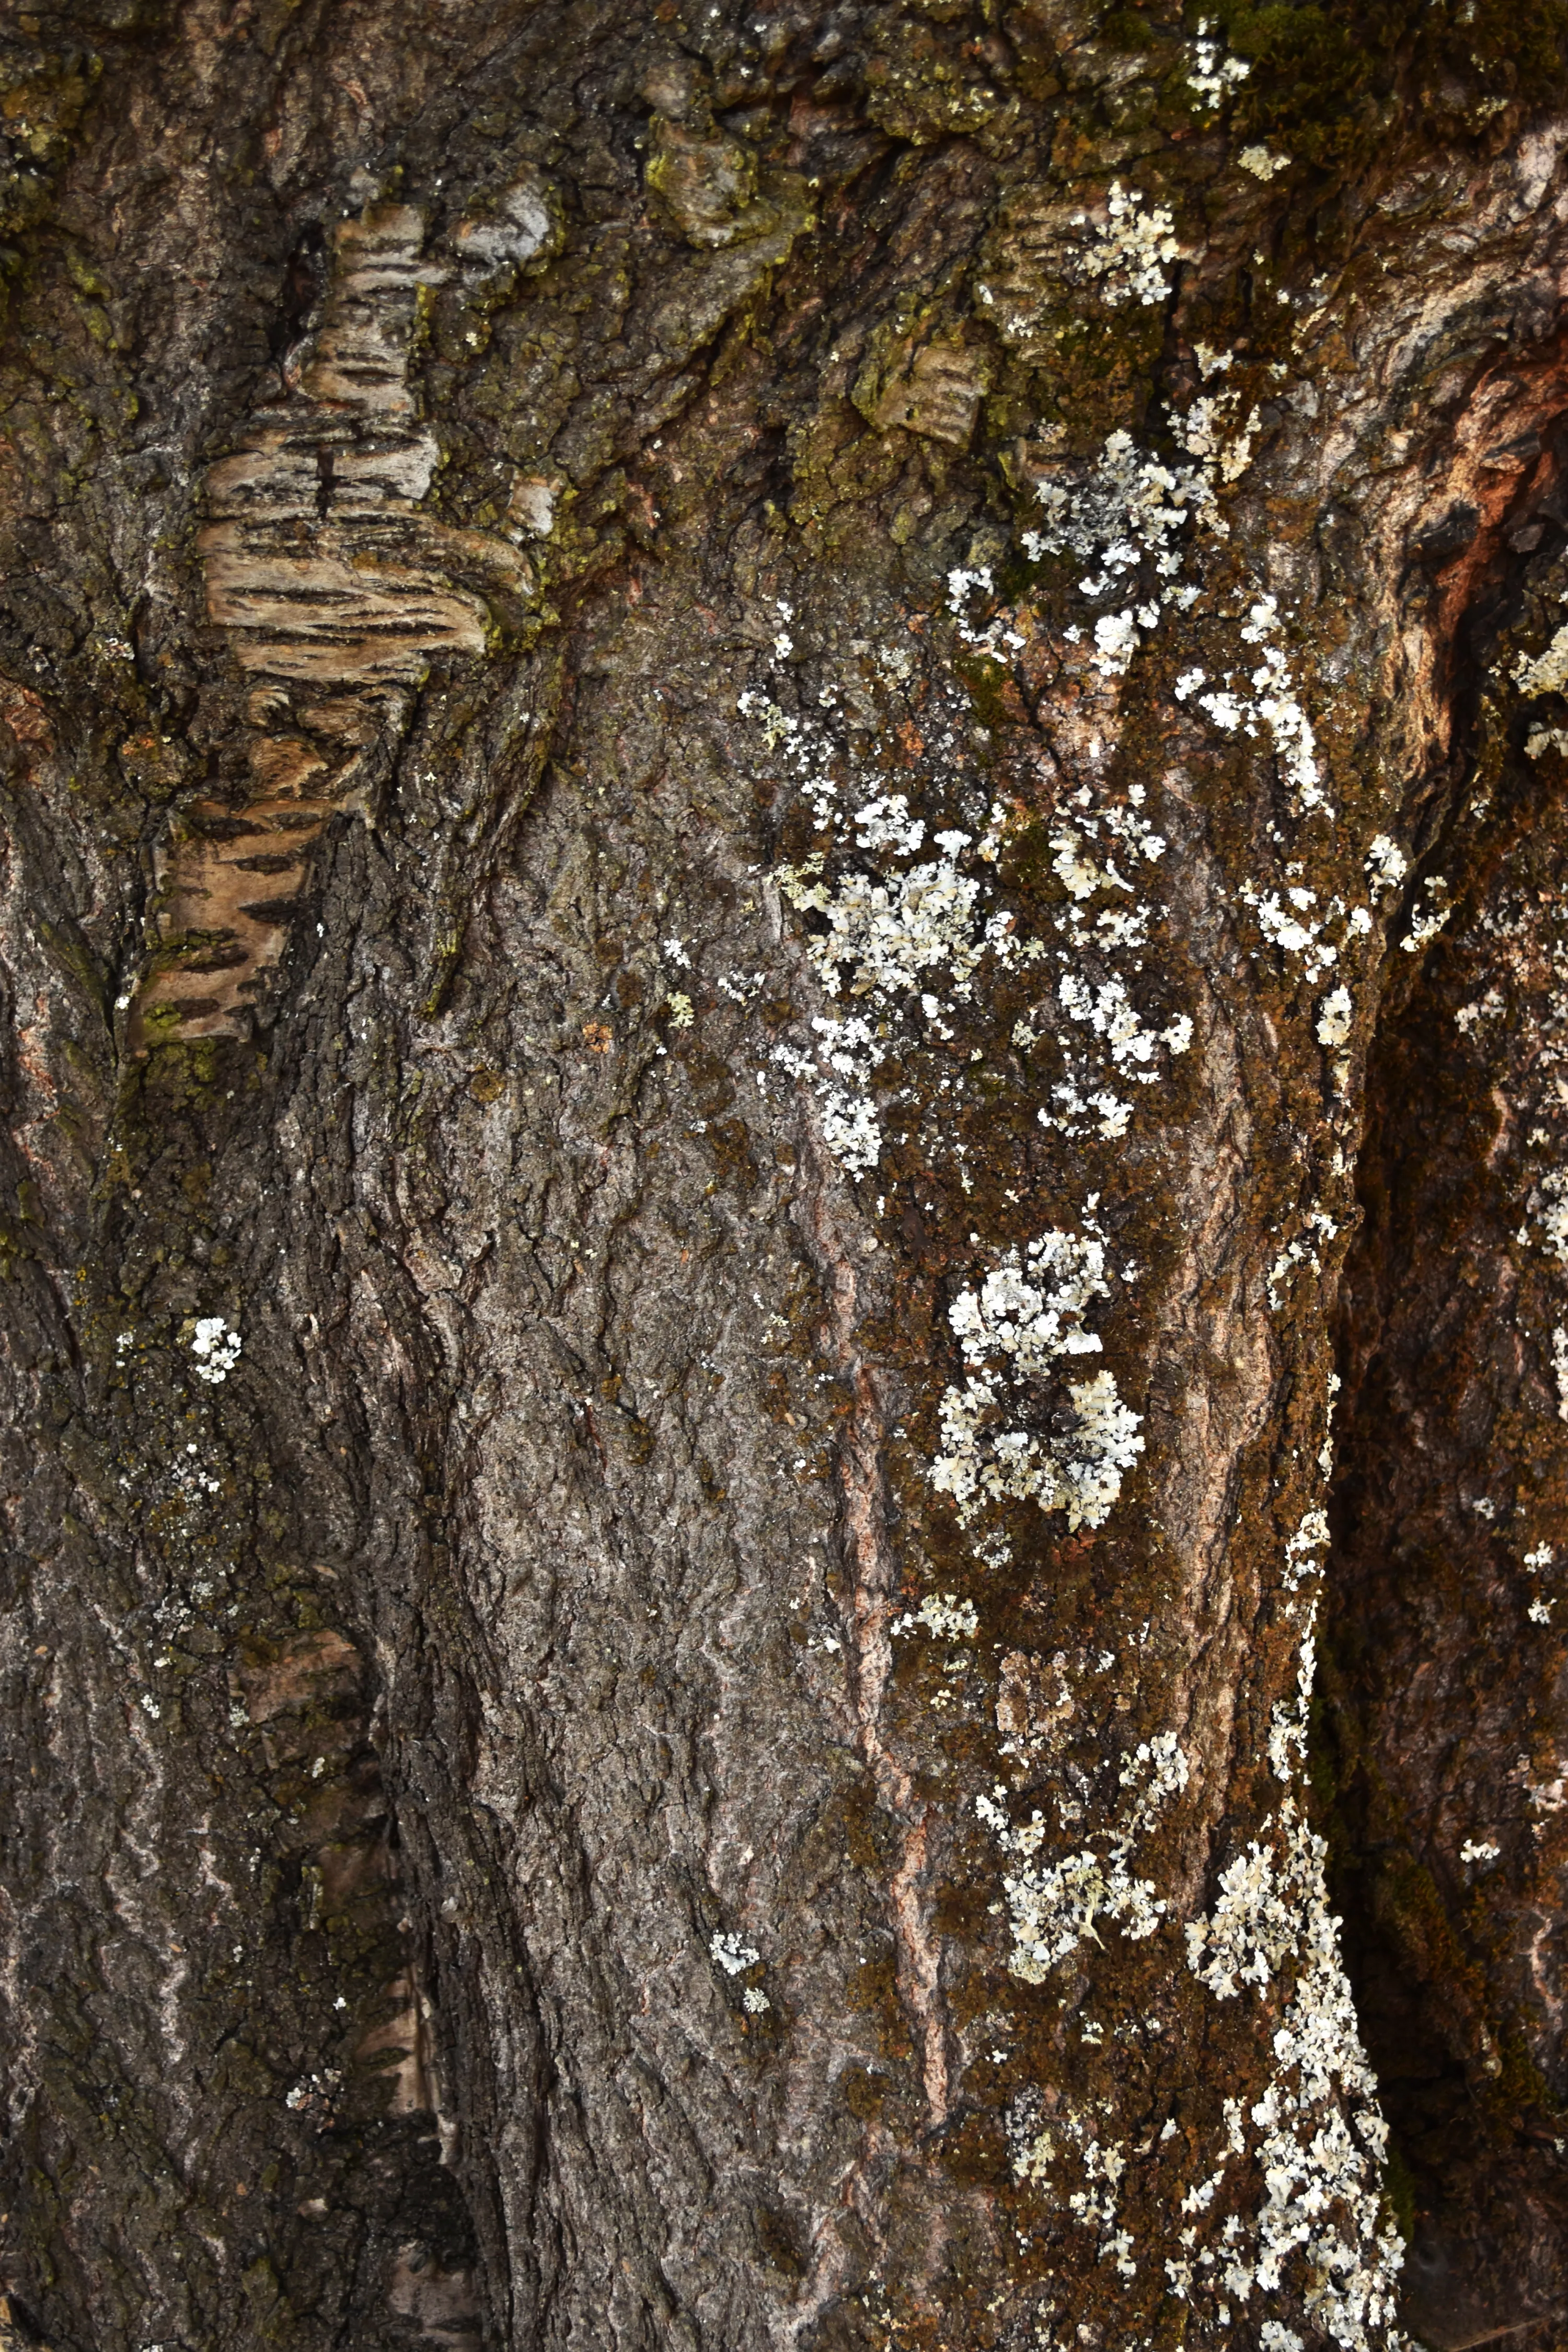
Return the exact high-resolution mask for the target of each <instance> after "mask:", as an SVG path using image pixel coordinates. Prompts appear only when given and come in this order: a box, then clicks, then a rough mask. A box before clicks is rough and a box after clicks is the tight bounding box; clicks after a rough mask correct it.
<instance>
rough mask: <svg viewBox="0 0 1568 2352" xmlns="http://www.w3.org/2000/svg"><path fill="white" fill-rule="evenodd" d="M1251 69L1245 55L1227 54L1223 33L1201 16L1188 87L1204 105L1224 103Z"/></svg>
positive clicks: (1214, 105)
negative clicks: (1242, 56)
mask: <svg viewBox="0 0 1568 2352" xmlns="http://www.w3.org/2000/svg"><path fill="white" fill-rule="evenodd" d="M1251 71H1252V68H1251V66H1250V64H1249V63H1248V62H1247V58H1237V57H1229V56H1227V55H1226V46H1225V36H1224V34H1223V33H1216V32H1215V26H1214V19H1213V18H1212V17H1210V16H1200V17H1199V18H1198V29H1197V32H1196V34H1195V36H1194V40H1193V59H1192V70H1191V72H1190V73H1189V74H1188V76H1187V88H1188V89H1192V90H1195V91H1196V92H1197V94H1198V96H1199V98H1201V99H1202V100H1203V102H1204V104H1205V107H1207V108H1208V109H1210V110H1211V111H1212V110H1213V109H1214V108H1215V107H1217V106H1220V105H1221V104H1223V102H1224V101H1225V100H1226V99H1227V98H1228V97H1229V96H1230V94H1231V92H1232V91H1233V90H1235V89H1237V88H1238V87H1239V85H1240V84H1241V83H1242V82H1244V81H1245V80H1246V79H1247V76H1248V74H1250V72H1251ZM1245 160H1246V159H1245V157H1244V158H1243V161H1245Z"/></svg>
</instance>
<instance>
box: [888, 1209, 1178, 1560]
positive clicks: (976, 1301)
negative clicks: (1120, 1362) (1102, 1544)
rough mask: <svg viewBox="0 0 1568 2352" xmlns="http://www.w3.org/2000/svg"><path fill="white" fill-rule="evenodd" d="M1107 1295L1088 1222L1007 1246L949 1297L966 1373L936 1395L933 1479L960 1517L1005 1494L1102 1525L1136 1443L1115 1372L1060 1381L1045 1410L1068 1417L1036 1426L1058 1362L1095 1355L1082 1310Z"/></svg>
mask: <svg viewBox="0 0 1568 2352" xmlns="http://www.w3.org/2000/svg"><path fill="white" fill-rule="evenodd" d="M1094 1205H1095V1202H1094V1199H1093V1198H1092V1197H1091V1200H1090V1202H1089V1208H1090V1211H1091V1212H1092V1209H1093V1207H1094ZM1096 1297H1101V1298H1104V1297H1110V1285H1109V1284H1108V1283H1107V1281H1106V1279H1105V1244H1104V1240H1103V1238H1102V1236H1101V1235H1100V1233H1099V1232H1098V1230H1097V1229H1095V1228H1093V1227H1092V1226H1091V1227H1090V1229H1089V1232H1088V1233H1087V1234H1086V1235H1084V1236H1082V1237H1080V1236H1079V1235H1077V1234H1066V1233H1059V1232H1051V1233H1047V1234H1042V1235H1041V1236H1040V1238H1039V1240H1038V1241H1035V1242H1031V1243H1030V1244H1029V1245H1028V1247H1027V1248H1026V1250H1025V1251H1024V1252H1023V1253H1022V1255H1020V1254H1019V1253H1018V1252H1017V1251H1016V1250H1012V1251H1009V1252H1008V1254H1007V1255H1006V1256H1005V1258H1004V1259H1003V1260H1002V1262H1001V1264H1000V1265H997V1266H996V1267H995V1268H994V1269H993V1271H992V1272H991V1273H990V1274H988V1275H987V1276H986V1277H985V1279H984V1282H983V1283H982V1284H981V1286H980V1287H979V1289H978V1290H963V1291H961V1292H960V1293H959V1295H958V1297H957V1298H956V1299H955V1300H954V1302H953V1304H952V1307H951V1308H950V1310H949V1318H948V1319H949V1321H950V1322H951V1324H952V1329H953V1333H954V1336H955V1337H956V1338H957V1339H958V1341H959V1343H960V1345H961V1347H962V1349H963V1359H964V1362H965V1365H966V1366H967V1367H968V1370H967V1374H966V1377H965V1379H964V1381H963V1384H962V1386H959V1385H953V1386H950V1387H949V1388H948V1389H947V1390H946V1391H945V1393H944V1394H943V1397H942V1446H943V1451H942V1454H940V1455H939V1456H938V1458H937V1460H936V1461H935V1462H933V1463H932V1465H931V1484H932V1485H933V1486H935V1487H936V1488H937V1489H938V1491H939V1492H940V1493H942V1494H945V1495H951V1496H952V1498H953V1501H954V1502H955V1503H956V1504H957V1506H958V1516H959V1518H960V1520H961V1521H963V1523H964V1524H966V1525H967V1524H968V1523H969V1522H970V1521H972V1520H973V1518H974V1517H976V1515H977V1514H978V1513H979V1511H980V1510H981V1509H982V1508H983V1507H984V1505H985V1504H986V1503H987V1502H1003V1501H1008V1500H1012V1501H1031V1502H1035V1503H1037V1504H1038V1506H1039V1507H1040V1508H1041V1509H1042V1510H1044V1511H1058V1510H1059V1511H1065V1512H1066V1513H1067V1517H1068V1527H1069V1528H1079V1527H1091V1528H1098V1527H1100V1526H1102V1525H1103V1524H1104V1522H1105V1519H1106V1517H1108V1515H1109V1513H1110V1507H1111V1505H1112V1504H1113V1503H1114V1502H1115V1501H1116V1498H1117V1496H1119V1495H1120V1494H1121V1478H1122V1473H1123V1472H1124V1471H1126V1470H1129V1469H1131V1466H1132V1464H1133V1462H1134V1461H1135V1460H1136V1458H1137V1456H1138V1455H1139V1454H1141V1453H1142V1451H1143V1440H1142V1437H1141V1436H1140V1434H1139V1430H1140V1427H1141V1422H1140V1417H1139V1415H1138V1414H1137V1413H1135V1412H1132V1411H1131V1409H1130V1408H1129V1407H1128V1406H1127V1405H1125V1404H1123V1402H1122V1401H1121V1396H1120V1394H1119V1392H1118V1390H1117V1386H1116V1378H1115V1375H1114V1373H1112V1372H1110V1371H1100V1372H1097V1373H1096V1374H1095V1375H1094V1376H1093V1377H1092V1379H1089V1380H1085V1381H1068V1383H1067V1384H1066V1387H1067V1397H1068V1400H1070V1404H1069V1405H1065V1406H1064V1404H1063V1403H1062V1402H1061V1401H1060V1399H1059V1398H1058V1400H1056V1411H1055V1413H1054V1416H1053V1417H1054V1418H1055V1420H1056V1421H1057V1422H1058V1423H1065V1424H1066V1425H1065V1426H1058V1427H1057V1428H1055V1429H1042V1428H1040V1427H1039V1426H1038V1425H1033V1426H1032V1425H1030V1424H1031V1423H1035V1424H1037V1423H1039V1421H1040V1420H1041V1419H1042V1418H1044V1417H1045V1414H1046V1412H1047V1407H1048V1404H1049V1402H1050V1399H1049V1395H1048V1391H1047V1382H1049V1381H1051V1380H1052V1378H1053V1375H1054V1373H1055V1367H1056V1365H1057V1364H1058V1361H1059V1360H1060V1359H1062V1358H1063V1357H1068V1356H1087V1355H1098V1354H1099V1353H1100V1348H1101V1341H1100V1337H1099V1335H1098V1333H1096V1332H1093V1331H1091V1330H1089V1328H1088V1326H1087V1324H1086V1323H1085V1320H1084V1317H1085V1315H1086V1313H1087V1311H1088V1309H1089V1302H1090V1301H1091V1299H1093V1298H1096ZM1030 1391H1034V1393H1033V1394H1032V1395H1031V1393H1030ZM1026 1415H1027V1416H1028V1418H1027V1419H1026V1418H1025V1416H1026Z"/></svg>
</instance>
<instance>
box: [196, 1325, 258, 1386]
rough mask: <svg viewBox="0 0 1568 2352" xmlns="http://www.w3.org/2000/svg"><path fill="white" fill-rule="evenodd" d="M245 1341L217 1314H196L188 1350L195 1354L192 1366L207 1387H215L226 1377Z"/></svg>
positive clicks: (232, 1368) (234, 1364)
mask: <svg viewBox="0 0 1568 2352" xmlns="http://www.w3.org/2000/svg"><path fill="white" fill-rule="evenodd" d="M244 1345H245V1342H244V1341H243V1339H241V1338H240V1335H239V1333H238V1332H237V1331H236V1330H232V1329H231V1328H230V1327H229V1325H228V1324H227V1322H226V1320H225V1318H223V1317H222V1316H221V1315H200V1316H198V1317H197V1318H196V1324H195V1330H194V1331H193V1332H192V1334H191V1353H192V1355H193V1356H194V1357H195V1364H194V1365H193V1367H192V1370H194V1371H195V1376H196V1378H197V1380H198V1381H205V1382H206V1383H207V1386H208V1387H209V1388H218V1387H220V1386H221V1385H222V1383H223V1382H224V1381H226V1380H227V1378H228V1376H229V1374H230V1372H232V1371H233V1370H234V1368H235V1366H236V1364H237V1363H238V1361H239V1356H240V1349H242V1348H243V1346H244Z"/></svg>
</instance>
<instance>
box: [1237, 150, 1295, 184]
mask: <svg viewBox="0 0 1568 2352" xmlns="http://www.w3.org/2000/svg"><path fill="white" fill-rule="evenodd" d="M1236 160H1237V163H1239V164H1240V166H1241V168H1242V170H1243V171H1244V172H1250V173H1251V174H1252V176H1253V178H1254V179H1255V180H1265V181H1267V180H1272V179H1273V178H1274V176H1275V174H1276V173H1279V172H1288V171H1289V169H1290V158H1289V155H1272V154H1270V153H1269V152H1268V148H1267V147H1244V148H1243V149H1242V151H1241V152H1240V154H1239V155H1238V156H1237V159H1236Z"/></svg>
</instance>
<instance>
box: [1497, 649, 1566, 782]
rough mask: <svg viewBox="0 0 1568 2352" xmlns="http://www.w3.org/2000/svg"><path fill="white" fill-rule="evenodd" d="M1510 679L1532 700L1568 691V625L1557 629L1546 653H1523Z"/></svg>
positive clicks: (1517, 660)
mask: <svg viewBox="0 0 1568 2352" xmlns="http://www.w3.org/2000/svg"><path fill="white" fill-rule="evenodd" d="M1510 676H1511V677H1512V678H1513V681H1514V684H1515V685H1516V686H1517V687H1518V688H1519V689H1520V691H1521V694H1523V695H1524V696H1526V697H1527V698H1533V697H1534V696H1536V695H1538V694H1562V693H1563V691H1564V689H1568V625H1564V626H1563V627H1562V628H1561V629H1559V630H1558V632H1557V634H1556V635H1555V636H1554V637H1553V638H1552V643H1551V644H1550V645H1549V646H1547V648H1546V650H1545V652H1544V653H1540V654H1535V655H1533V656H1532V655H1530V654H1521V655H1520V656H1518V658H1517V659H1516V660H1515V662H1514V665H1513V668H1512V671H1511V672H1510ZM1537 756H1539V754H1538V755H1537Z"/></svg>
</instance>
